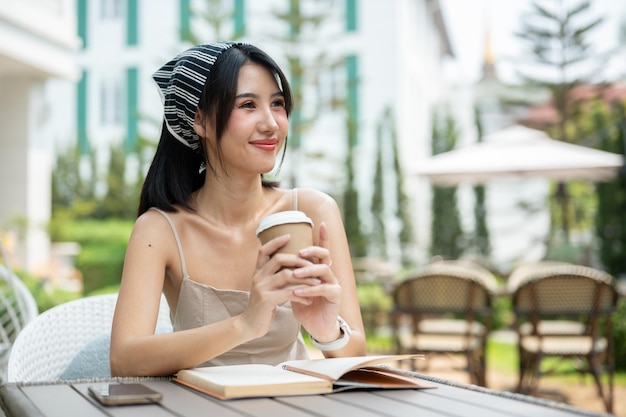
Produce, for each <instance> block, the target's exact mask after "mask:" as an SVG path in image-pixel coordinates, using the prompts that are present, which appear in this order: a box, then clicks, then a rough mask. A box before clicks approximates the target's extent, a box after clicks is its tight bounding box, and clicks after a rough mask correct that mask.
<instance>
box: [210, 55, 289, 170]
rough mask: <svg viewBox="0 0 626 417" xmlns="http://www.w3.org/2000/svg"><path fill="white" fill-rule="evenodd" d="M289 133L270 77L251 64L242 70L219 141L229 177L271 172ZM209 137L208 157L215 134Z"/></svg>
mask: <svg viewBox="0 0 626 417" xmlns="http://www.w3.org/2000/svg"><path fill="white" fill-rule="evenodd" d="M288 130H289V122H288V119H287V112H286V110H285V99H284V96H283V93H282V91H281V90H280V88H279V87H278V84H277V83H276V79H275V78H274V76H273V75H272V73H271V72H270V71H268V70H267V69H266V68H265V67H263V66H261V65H258V64H254V63H249V64H245V65H244V66H242V67H241V70H240V71H239V78H238V81H237V93H236V97H235V103H234V108H233V110H232V113H231V114H230V118H229V119H228V124H227V126H226V129H225V130H224V134H223V136H222V140H221V153H222V160H223V163H224V167H225V168H226V170H227V173H228V175H233V174H235V172H247V173H251V174H254V175H258V174H262V173H266V172H269V171H271V170H272V168H274V164H275V163H276V157H277V156H278V153H279V152H280V150H281V148H282V146H283V144H284V143H285V139H286V137H287V132H288ZM212 131H213V132H215V131H214V130H213V129H212ZM208 137H209V139H208V143H207V145H208V147H209V153H210V154H213V155H215V153H213V152H214V151H215V147H216V146H217V142H216V140H215V134H209V135H208ZM218 165H219V164H218ZM218 169H219V168H218Z"/></svg>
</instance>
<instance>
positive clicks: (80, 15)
mask: <svg viewBox="0 0 626 417" xmlns="http://www.w3.org/2000/svg"><path fill="white" fill-rule="evenodd" d="M76 8H77V9H76V19H77V20H78V22H77V23H78V36H79V37H80V39H82V41H83V49H85V48H87V0H77V2H76Z"/></svg>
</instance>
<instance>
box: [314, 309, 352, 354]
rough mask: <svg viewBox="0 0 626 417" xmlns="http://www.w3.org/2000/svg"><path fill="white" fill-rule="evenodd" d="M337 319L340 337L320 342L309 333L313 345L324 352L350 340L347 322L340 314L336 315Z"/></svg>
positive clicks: (339, 346)
mask: <svg viewBox="0 0 626 417" xmlns="http://www.w3.org/2000/svg"><path fill="white" fill-rule="evenodd" d="M337 321H338V322H339V330H340V331H341V337H340V338H339V339H337V340H335V341H333V342H328V343H320V342H318V341H317V340H315V339H314V338H313V336H311V335H310V334H309V339H311V343H313V346H315V347H316V348H318V349H319V350H321V351H322V352H324V351H328V350H337V349H341V348H342V347H344V346H345V345H347V344H348V342H349V341H350V334H351V333H352V330H351V329H350V325H348V323H346V321H345V320H344V319H342V318H341V316H337Z"/></svg>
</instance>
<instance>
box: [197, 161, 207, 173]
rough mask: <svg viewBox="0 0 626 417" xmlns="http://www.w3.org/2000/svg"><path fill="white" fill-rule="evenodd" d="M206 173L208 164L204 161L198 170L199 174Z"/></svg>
mask: <svg viewBox="0 0 626 417" xmlns="http://www.w3.org/2000/svg"><path fill="white" fill-rule="evenodd" d="M204 171H206V164H205V163H204V161H202V162H200V168H198V174H202V173H203V172H204Z"/></svg>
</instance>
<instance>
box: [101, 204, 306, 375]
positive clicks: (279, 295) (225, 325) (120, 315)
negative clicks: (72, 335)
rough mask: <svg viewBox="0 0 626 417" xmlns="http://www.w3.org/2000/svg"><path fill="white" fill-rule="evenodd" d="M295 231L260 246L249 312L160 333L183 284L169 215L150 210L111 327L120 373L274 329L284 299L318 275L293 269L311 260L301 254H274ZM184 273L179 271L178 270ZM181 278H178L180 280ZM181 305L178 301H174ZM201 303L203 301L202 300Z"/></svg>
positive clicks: (168, 365)
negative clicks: (163, 311) (163, 308)
mask: <svg viewBox="0 0 626 417" xmlns="http://www.w3.org/2000/svg"><path fill="white" fill-rule="evenodd" d="M288 240H289V238H288V237H287V236H283V237H279V238H276V239H273V240H272V241H270V242H268V243H267V244H265V245H263V246H262V247H261V248H260V249H259V252H258V256H257V259H258V260H257V265H256V270H255V272H254V276H253V277H251V280H252V283H251V290H250V301H249V303H248V305H247V306H246V309H245V310H244V312H243V313H242V314H241V315H238V316H234V317H232V318H228V319H226V320H222V321H219V322H215V323H211V324H207V325H205V326H201V327H198V328H194V329H189V330H184V331H177V332H174V333H169V334H158V335H155V334H154V330H155V326H156V320H157V317H158V310H159V304H160V298H161V293H162V292H163V291H164V290H165V292H166V293H167V291H168V289H169V290H171V294H169V297H168V301H170V300H171V299H173V298H174V297H175V295H173V294H176V295H177V290H178V288H179V286H180V280H181V279H182V277H180V272H178V273H176V272H175V271H181V266H180V260H179V254H178V247H177V245H176V241H175V239H174V237H173V235H172V231H171V228H170V226H169V224H168V223H167V221H166V220H165V219H164V218H163V217H162V216H161V215H160V214H159V213H156V212H147V213H145V214H143V215H142V216H141V217H140V218H139V219H138V220H137V223H136V224H135V227H134V228H133V232H132V234H131V238H130V241H129V245H128V248H127V252H126V259H125V261H124V271H123V274H122V283H121V285H120V292H119V296H118V301H117V306H116V309H115V316H114V319H113V328H112V334H111V354H110V362H111V363H110V365H111V374H112V375H113V376H159V375H171V374H173V373H175V372H177V371H178V370H180V369H184V368H191V367H194V366H197V365H198V364H200V363H203V362H205V361H207V360H210V359H212V358H214V357H216V356H219V355H221V354H223V353H225V352H227V351H229V350H231V349H233V348H234V347H236V346H238V345H240V344H242V343H245V342H247V341H249V340H252V339H255V338H258V337H261V336H263V335H265V334H266V333H267V331H268V330H269V327H270V324H271V322H272V319H273V316H274V311H275V308H276V306H277V305H279V304H282V303H284V302H286V301H291V302H292V303H299V302H302V301H303V298H302V297H300V296H298V295H296V294H294V293H293V290H292V288H293V287H294V285H300V286H301V285H303V284H304V285H311V283H312V284H315V283H317V280H309V279H306V278H305V279H302V278H296V277H294V276H293V273H292V272H291V271H292V270H293V269H297V268H301V267H303V266H305V265H308V264H310V262H308V261H307V260H305V259H302V258H300V257H297V256H271V255H272V254H273V253H274V252H275V251H276V250H277V249H278V248H280V247H281V246H283V245H285V244H286V243H287V241H288ZM177 275H178V278H177V279H176V278H173V277H174V276H177ZM170 280H172V281H178V284H176V285H173V284H172V281H170ZM173 307H175V306H173ZM198 308H199V309H201V308H202V306H198Z"/></svg>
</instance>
